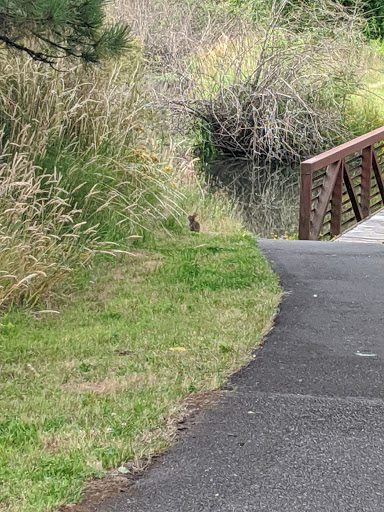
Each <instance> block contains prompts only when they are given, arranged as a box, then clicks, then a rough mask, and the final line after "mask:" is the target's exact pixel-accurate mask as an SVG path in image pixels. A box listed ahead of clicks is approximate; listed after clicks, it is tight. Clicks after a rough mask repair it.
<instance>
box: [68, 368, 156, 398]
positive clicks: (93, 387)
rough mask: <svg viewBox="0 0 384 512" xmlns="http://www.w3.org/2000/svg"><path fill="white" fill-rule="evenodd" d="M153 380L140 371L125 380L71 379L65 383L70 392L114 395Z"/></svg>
mask: <svg viewBox="0 0 384 512" xmlns="http://www.w3.org/2000/svg"><path fill="white" fill-rule="evenodd" d="M148 382H151V377H150V376H148V375H143V374H139V373H132V374H130V375H129V376H127V378H126V379H125V380H117V379H112V378H109V379H105V380H103V381H100V382H99V381H92V380H91V381H84V380H81V381H79V380H76V381H70V382H67V383H66V384H64V385H63V389H64V390H65V391H70V392H80V393H81V392H84V393H86V392H88V393H96V394H97V395H112V394H114V393H116V392H118V391H125V390H126V389H128V388H131V387H135V388H137V386H140V385H144V384H148Z"/></svg>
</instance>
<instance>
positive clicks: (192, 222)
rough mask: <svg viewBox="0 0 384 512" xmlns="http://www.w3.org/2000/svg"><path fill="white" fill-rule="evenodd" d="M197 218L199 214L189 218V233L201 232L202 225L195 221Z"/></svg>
mask: <svg viewBox="0 0 384 512" xmlns="http://www.w3.org/2000/svg"><path fill="white" fill-rule="evenodd" d="M196 217H197V213H194V214H193V215H189V216H188V220H189V231H194V232H195V233H199V232H200V224H199V223H198V222H197V220H195V219H196Z"/></svg>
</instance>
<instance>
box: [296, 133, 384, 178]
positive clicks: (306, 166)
mask: <svg viewBox="0 0 384 512" xmlns="http://www.w3.org/2000/svg"><path fill="white" fill-rule="evenodd" d="M382 140H384V126H383V127H382V128H378V129H377V130H373V132H369V133H366V134H365V135H361V136H360V137H357V138H356V139H353V140H351V141H349V142H346V143H345V144H341V145H340V146H336V147H335V148H333V149H330V150H329V151H326V152H325V153H321V155H318V156H315V157H313V158H310V159H309V160H306V161H305V162H303V163H302V164H301V169H302V172H311V171H318V170H319V169H321V168H323V167H325V166H326V165H329V164H332V163H334V162H336V161H337V160H342V159H343V158H346V157H347V156H349V155H352V154H353V153H357V151H361V150H362V149H364V148H366V147H368V146H373V144H376V143H377V142H380V141H382Z"/></svg>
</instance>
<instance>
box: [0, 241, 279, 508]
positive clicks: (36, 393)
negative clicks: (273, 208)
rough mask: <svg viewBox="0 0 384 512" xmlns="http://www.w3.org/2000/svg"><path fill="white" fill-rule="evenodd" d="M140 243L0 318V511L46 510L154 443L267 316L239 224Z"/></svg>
mask: <svg viewBox="0 0 384 512" xmlns="http://www.w3.org/2000/svg"><path fill="white" fill-rule="evenodd" d="M146 244H147V247H146V246H145V244H143V246H142V247H141V248H140V249H139V250H138V253H137V256H136V257H135V258H131V259H127V260H126V261H124V262H120V263H119V264H116V263H114V264H112V263H109V264H108V263H105V262H104V263H103V264H100V265H99V266H98V267H96V270H93V271H91V273H90V275H88V276H84V278H83V281H79V285H78V286H79V288H80V289H79V290H78V292H77V294H75V295H73V296H72V297H71V299H70V303H69V304H67V305H66V306H65V307H64V305H63V306H62V307H61V308H60V309H61V314H60V315H54V314H51V315H49V314H40V315H36V314H35V315H32V314H31V313H29V314H28V313H27V312H20V311H14V312H9V313H7V314H6V315H4V316H3V318H2V319H1V326H0V361H1V373H0V382H1V387H0V393H1V394H0V397H1V404H0V410H1V419H0V482H1V491H0V495H1V498H0V509H1V510H7V511H10V512H16V511H18V512H21V511H23V512H27V511H28V512H32V511H33V512H39V511H48V510H55V509H56V508H57V506H59V505H61V504H64V503H68V502H72V501H77V500H79V499H80V498H81V491H82V489H83V488H84V483H85V482H86V481H87V479H89V478H91V477H94V476H96V477H97V476H101V475H102V474H103V473H104V472H105V470H106V469H108V468H111V467H116V466H118V465H119V464H121V463H123V462H127V461H129V460H132V459H133V458H135V457H143V456H145V457H148V456H151V455H152V454H154V453H156V452H159V451H162V450H164V449H165V448H166V447H167V446H168V445H169V443H170V441H171V438H172V435H171V434H172V432H173V430H172V427H170V424H171V423H170V418H172V417H173V418H175V417H176V416H177V413H178V411H180V408H181V407H182V405H181V402H182V400H183V398H184V397H186V396H187V395H188V394H190V393H194V392H200V391H205V390H212V389H217V388H219V387H220V386H221V385H222V384H223V382H224V380H225V377H226V376H228V375H229V374H231V372H233V371H234V370H236V369H237V368H239V367H240V366H241V365H243V364H245V363H247V361H249V359H250V351H251V350H252V349H253V348H254V347H255V346H257V344H258V343H259V342H260V340H261V339H262V335H263V333H264V332H265V330H266V328H268V326H269V324H270V319H271V317H272V315H273V313H274V312H275V311H276V307H277V304H278V300H279V297H280V290H279V286H278V282H277V277H276V276H275V274H274V273H273V272H272V270H271V269H270V267H269V265H268V263H267V262H266V261H265V259H264V258H263V256H262V255H261V253H260V252H259V251H258V249H257V247H256V244H255V242H254V240H253V238H252V237H251V236H250V235H248V234H237V235H209V234H199V235H197V234H196V235H195V236H194V234H191V233H185V232H184V233H180V234H179V235H177V236H174V237H173V238H165V236H164V235H162V236H161V237H159V238H158V239H156V238H152V240H150V242H147V243H146ZM148 244H150V245H148ZM88 278H90V283H89V282H88ZM87 283H88V284H87Z"/></svg>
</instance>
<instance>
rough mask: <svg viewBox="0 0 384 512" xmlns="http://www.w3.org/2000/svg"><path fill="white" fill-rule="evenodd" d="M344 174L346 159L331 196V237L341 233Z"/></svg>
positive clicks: (338, 173) (339, 171)
mask: <svg viewBox="0 0 384 512" xmlns="http://www.w3.org/2000/svg"><path fill="white" fill-rule="evenodd" d="M343 174H344V161H342V162H341V163H340V166H339V170H338V172H337V178H336V182H335V186H334V188H333V191H332V197H331V226H330V233H331V238H333V237H334V236H338V235H340V233H341V212H342V208H343V205H342V203H343Z"/></svg>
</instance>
